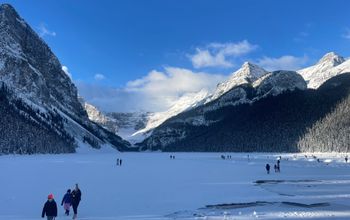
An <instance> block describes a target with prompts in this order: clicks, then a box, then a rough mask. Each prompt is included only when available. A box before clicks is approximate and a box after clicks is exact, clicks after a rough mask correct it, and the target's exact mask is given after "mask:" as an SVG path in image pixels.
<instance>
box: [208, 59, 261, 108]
mask: <svg viewBox="0 0 350 220" xmlns="http://www.w3.org/2000/svg"><path fill="white" fill-rule="evenodd" d="M266 73H267V71H266V70H264V69H263V68H261V67H259V66H258V65H255V64H252V63H249V62H245V63H244V64H243V65H242V67H241V68H240V69H238V70H237V71H236V72H234V73H232V75H231V77H230V78H229V79H228V80H227V81H226V82H223V83H220V84H219V85H218V86H217V88H216V90H215V92H214V93H213V95H212V96H211V97H210V98H209V99H208V100H207V102H209V101H212V100H215V99H217V98H219V97H220V96H221V95H223V94H224V93H226V92H228V91H229V90H231V89H232V88H233V87H235V86H238V85H242V84H246V83H252V82H254V81H255V80H257V79H258V78H260V77H261V76H263V75H265V74H266Z"/></svg>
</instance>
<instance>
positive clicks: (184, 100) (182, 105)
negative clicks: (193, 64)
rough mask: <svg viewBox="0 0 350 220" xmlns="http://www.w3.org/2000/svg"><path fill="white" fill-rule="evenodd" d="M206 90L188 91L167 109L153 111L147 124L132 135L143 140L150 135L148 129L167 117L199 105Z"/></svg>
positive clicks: (205, 96) (206, 93)
mask: <svg viewBox="0 0 350 220" xmlns="http://www.w3.org/2000/svg"><path fill="white" fill-rule="evenodd" d="M208 94H209V93H208V91H207V90H205V89H203V90H201V91H199V92H197V93H188V94H186V95H184V96H182V97H181V98H180V99H179V100H178V101H177V102H176V103H175V104H174V105H173V106H172V107H170V108H169V109H168V110H167V111H164V112H158V113H154V114H153V115H151V116H150V118H149V120H148V122H147V125H146V127H145V128H143V129H141V130H139V131H137V132H135V133H134V134H133V135H132V136H134V137H135V139H136V140H139V141H141V140H143V139H144V138H146V137H147V135H150V131H151V130H152V129H154V128H156V127H158V126H159V125H161V124H162V123H163V122H165V121H166V120H167V119H169V118H171V117H173V116H176V115H177V114H179V113H181V112H184V111H187V110H190V109H192V108H195V107H196V106H199V105H201V104H202V103H203V102H204V100H205V99H206V98H207V97H208ZM147 133H148V134H147Z"/></svg>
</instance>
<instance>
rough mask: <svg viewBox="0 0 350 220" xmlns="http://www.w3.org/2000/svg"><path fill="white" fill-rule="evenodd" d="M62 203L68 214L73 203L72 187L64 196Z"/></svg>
mask: <svg viewBox="0 0 350 220" xmlns="http://www.w3.org/2000/svg"><path fill="white" fill-rule="evenodd" d="M62 205H63V208H64V210H65V214H66V215H67V216H68V215H69V211H70V206H71V205H72V195H71V190H70V189H68V190H67V193H66V194H65V195H64V196H63V199H62V202H61V206H62Z"/></svg>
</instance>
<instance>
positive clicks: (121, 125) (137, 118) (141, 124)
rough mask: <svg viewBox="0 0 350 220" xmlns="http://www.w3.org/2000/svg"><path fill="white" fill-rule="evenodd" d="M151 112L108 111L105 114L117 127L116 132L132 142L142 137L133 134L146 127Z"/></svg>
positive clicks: (138, 140)
mask: <svg viewBox="0 0 350 220" xmlns="http://www.w3.org/2000/svg"><path fill="white" fill-rule="evenodd" d="M152 114H153V113H150V112H127V113H125V112H109V113H107V116H108V117H109V118H111V119H112V120H113V121H114V123H115V124H116V126H117V127H118V131H117V134H118V135H119V136H121V137H122V138H124V139H125V140H128V141H129V142H130V143H132V144H134V143H137V142H140V141H142V140H143V139H144V136H143V135H135V133H136V132H137V131H139V130H142V129H144V128H145V127H146V124H147V122H148V121H149V118H150V117H151V115H152Z"/></svg>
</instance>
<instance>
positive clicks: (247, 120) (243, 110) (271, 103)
mask: <svg viewBox="0 0 350 220" xmlns="http://www.w3.org/2000/svg"><path fill="white" fill-rule="evenodd" d="M306 91H307V89H306V83H305V81H304V80H303V78H302V77H301V76H300V75H299V74H297V73H296V72H294V71H275V72H272V73H269V74H265V75H264V76H263V77H261V78H260V79H259V80H255V81H254V82H253V83H252V82H249V83H245V84H239V85H237V86H234V87H233V88H232V89H231V90H229V91H228V92H226V93H224V94H223V95H221V96H220V97H219V98H217V99H215V100H213V101H211V102H208V103H206V104H204V105H200V106H198V107H196V108H193V109H191V110H189V111H186V112H183V113H180V114H178V115H177V116H175V117H172V118H170V119H168V120H167V121H165V122H164V123H163V124H161V125H160V126H159V127H157V128H156V129H154V130H153V133H152V135H150V136H149V137H148V138H146V139H145V140H144V141H143V142H142V143H140V144H139V146H140V147H141V148H142V149H150V150H158V149H161V150H165V151H223V150H224V151H255V150H257V151H262V150H264V151H272V150H273V149H274V150H276V149H277V148H273V147H272V146H271V142H275V141H276V143H279V144H280V146H279V148H278V150H285V151H289V150H290V149H288V147H290V145H289V143H290V142H288V140H290V138H287V136H289V132H290V131H291V130H289V129H287V128H286V127H287V126H286V125H288V123H297V126H301V125H300V124H299V121H298V120H296V119H294V118H293V117H287V116H288V115H289V114H290V113H291V112H293V111H296V112H297V111H298V109H299V108H298V105H296V102H297V100H298V99H299V101H303V100H300V99H301V97H300V96H302V95H301V94H303V93H307V92H306ZM293 96H295V98H293ZM293 106H294V107H293ZM292 107H293V108H292ZM276 109H277V110H276ZM279 111H281V113H279ZM305 111H307V109H305ZM274 112H275V113H274ZM273 114H276V115H275V116H274V115H273ZM296 116H298V114H296ZM311 118H313V117H311ZM303 119H305V118H303ZM310 120H311V119H310ZM279 126H280V127H279ZM297 131H298V129H297ZM271 132H272V133H274V134H272V133H271ZM292 133H293V132H292ZM291 135H292V134H291ZM292 136H293V135H292ZM278 137H279V138H278ZM264 138H265V141H264ZM277 138H278V139H277ZM267 139H268V140H267ZM280 139H281V140H280ZM283 142H285V143H283ZM287 142H288V143H287ZM264 143H267V144H264ZM287 146H288V147H287Z"/></svg>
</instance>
